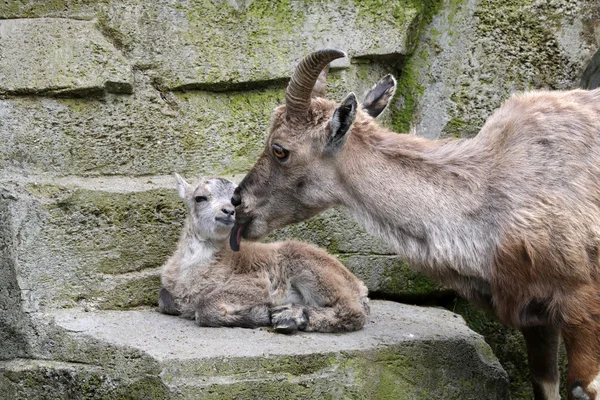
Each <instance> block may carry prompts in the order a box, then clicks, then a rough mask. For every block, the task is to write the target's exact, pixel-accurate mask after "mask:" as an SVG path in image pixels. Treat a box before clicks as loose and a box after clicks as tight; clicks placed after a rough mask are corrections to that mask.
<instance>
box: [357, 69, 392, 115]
mask: <svg viewBox="0 0 600 400" xmlns="http://www.w3.org/2000/svg"><path fill="white" fill-rule="evenodd" d="M394 93H396V80H395V79H394V77H393V76H392V75H386V76H384V77H383V78H381V80H380V81H379V82H377V83H376V84H375V85H373V87H372V88H371V90H369V92H368V93H367V94H366V95H365V99H364V100H363V102H362V108H363V110H365V111H366V112H367V114H369V115H370V116H371V117H373V118H377V117H378V116H379V114H381V113H382V112H383V110H385V109H386V107H387V106H388V105H389V104H390V100H392V97H394Z"/></svg>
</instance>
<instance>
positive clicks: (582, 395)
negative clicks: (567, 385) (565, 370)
mask: <svg viewBox="0 0 600 400" xmlns="http://www.w3.org/2000/svg"><path fill="white" fill-rule="evenodd" d="M571 394H572V395H573V399H575V400H590V396H589V395H588V394H587V393H586V392H585V390H583V388H582V387H581V386H575V387H574V388H573V390H571Z"/></svg>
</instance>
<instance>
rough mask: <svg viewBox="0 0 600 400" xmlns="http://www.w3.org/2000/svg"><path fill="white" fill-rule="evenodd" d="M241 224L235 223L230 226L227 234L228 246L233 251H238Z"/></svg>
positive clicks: (240, 239) (241, 229)
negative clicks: (228, 234) (229, 231)
mask: <svg viewBox="0 0 600 400" xmlns="http://www.w3.org/2000/svg"><path fill="white" fill-rule="evenodd" d="M243 228H244V227H243V225H238V224H235V225H233V228H231V234H230V236H229V247H231V250H233V251H240V243H242V231H243Z"/></svg>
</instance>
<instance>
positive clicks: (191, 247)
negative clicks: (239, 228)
mask: <svg viewBox="0 0 600 400" xmlns="http://www.w3.org/2000/svg"><path fill="white" fill-rule="evenodd" d="M225 244H226V243H225V241H215V240H211V239H207V238H204V237H202V236H201V235H199V234H198V232H197V231H196V230H195V229H194V228H193V224H191V223H189V221H186V226H185V228H184V230H183V233H182V235H181V238H180V239H179V247H178V251H179V252H180V255H181V266H182V268H185V267H194V268H202V267H204V266H208V265H210V264H211V263H212V261H213V259H214V256H215V255H216V254H217V253H218V252H219V251H220V250H221V249H223V248H225Z"/></svg>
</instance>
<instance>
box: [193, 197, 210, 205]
mask: <svg viewBox="0 0 600 400" xmlns="http://www.w3.org/2000/svg"><path fill="white" fill-rule="evenodd" d="M194 200H196V203H201V202H203V201H206V200H208V199H207V198H206V196H196V197H194Z"/></svg>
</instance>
